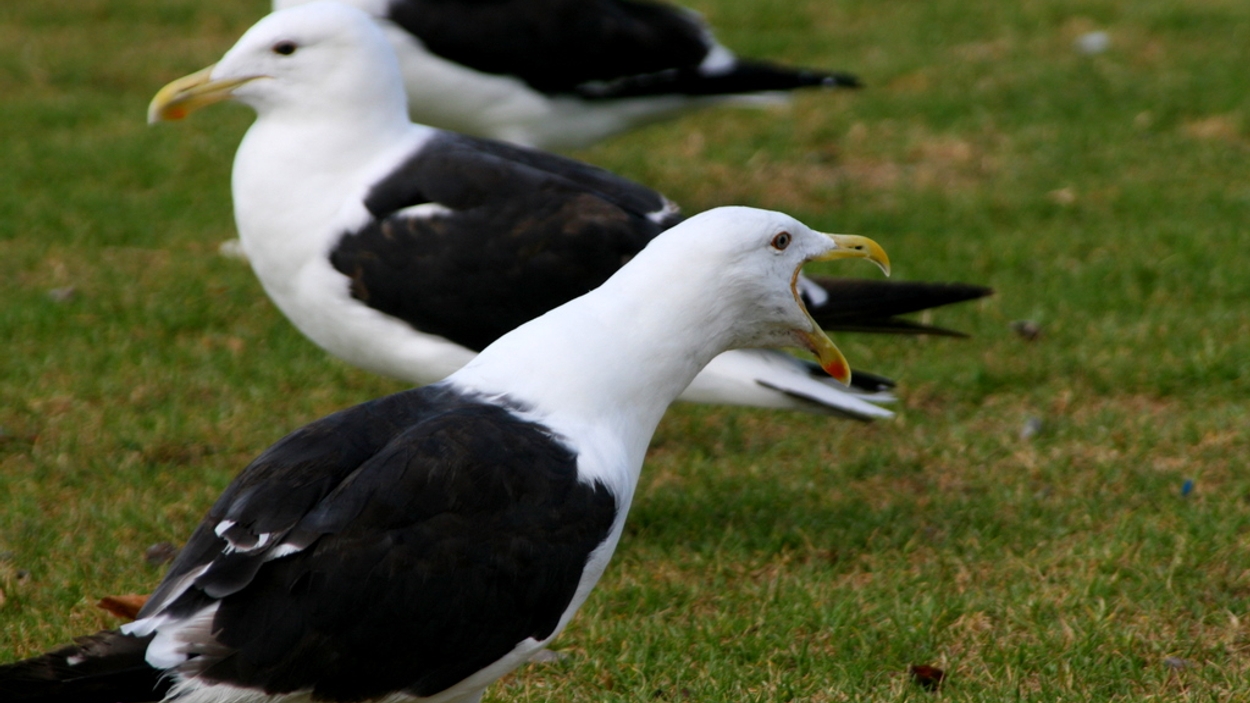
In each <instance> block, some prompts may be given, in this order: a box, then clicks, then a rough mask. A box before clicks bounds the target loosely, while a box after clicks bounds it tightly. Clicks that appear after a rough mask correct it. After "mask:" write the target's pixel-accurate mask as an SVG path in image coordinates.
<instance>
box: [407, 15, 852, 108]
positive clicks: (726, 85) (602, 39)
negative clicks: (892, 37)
mask: <svg viewBox="0 0 1250 703" xmlns="http://www.w3.org/2000/svg"><path fill="white" fill-rule="evenodd" d="M389 19H390V20H391V21H393V22H395V23H396V24H398V25H399V26H401V27H403V28H404V29H405V30H407V31H408V32H409V33H411V34H413V35H415V36H416V37H417V38H419V39H420V40H421V42H422V43H423V44H424V45H425V47H426V48H427V49H429V50H430V51H431V52H432V53H434V54H437V55H439V56H441V57H443V58H445V59H449V60H451V61H454V62H456V63H459V64H461V65H464V66H468V67H470V68H473V69H476V70H478V71H482V72H483V73H493V74H497V75H511V76H516V77H517V78H520V79H521V80H523V81H525V82H526V83H527V84H528V85H529V86H530V87H531V88H533V89H535V90H537V91H539V92H542V93H548V94H561V93H563V94H573V95H578V96H580V97H582V98H586V99H591V100H593V99H615V98H627V97H642V96H649V95H671V94H680V95H726V94H738V93H754V92H760V91H776V90H793V89H795V88H802V87H807V86H846V87H858V86H859V84H860V83H859V80H858V79H857V78H855V77H854V76H851V75H849V74H845V73H828V72H823V71H812V70H807V69H794V68H788V67H785V66H778V65H773V64H769V63H766V62H759V61H737V62H736V63H735V64H734V65H733V66H730V67H723V68H722V69H720V70H717V71H715V72H708V71H704V70H700V64H702V63H703V60H704V59H705V58H707V55H708V52H709V51H710V50H711V48H712V43H711V40H710V34H709V32H708V30H707V28H706V27H705V26H704V24H703V23H702V21H700V19H699V18H698V16H697V15H695V14H694V13H693V12H690V11H687V10H685V9H683V8H680V7H676V6H673V5H667V4H661V3H653V2H639V1H638V0H392V2H391V5H390V9H389Z"/></svg>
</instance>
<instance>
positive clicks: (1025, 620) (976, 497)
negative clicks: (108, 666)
mask: <svg viewBox="0 0 1250 703" xmlns="http://www.w3.org/2000/svg"><path fill="white" fill-rule="evenodd" d="M686 4H687V5H690V6H692V7H695V8H697V9H698V10H700V11H701V12H703V13H704V14H705V15H706V16H707V17H708V18H709V19H710V20H711V21H712V22H713V23H714V25H715V26H716V27H717V28H718V31H719V35H720V37H721V39H722V40H723V41H724V42H725V43H726V44H728V45H729V46H730V47H733V48H734V49H736V50H737V51H738V52H739V53H742V54H745V55H755V56H762V57H770V58H775V59H778V60H784V61H787V62H791V63H803V64H808V65H812V66H821V67H829V68H838V69H846V70H851V71H854V72H856V73H858V74H859V75H861V76H862V77H863V79H864V80H865V82H866V83H867V84H868V88H867V89H865V90H863V91H859V92H846V93H837V94H807V95H804V96H802V97H800V98H799V99H797V100H796V101H794V103H793V105H792V106H790V107H788V108H780V109H769V110H717V111H711V112H706V113H702V114H699V115H695V116H690V117H688V118H685V119H682V120H679V121H677V122H673V123H669V124H664V125H657V126H655V127H651V128H648V129H646V130H643V131H641V132H637V133H634V134H631V135H626V136H623V137H620V138H617V139H616V140H614V141H612V142H609V143H607V144H604V145H601V146H599V147H596V148H594V149H590V150H587V151H584V152H580V153H578V154H577V156H578V157H580V158H584V159H586V160H589V161H592V162H594V163H596V164H599V165H602V166H604V167H607V168H609V169H612V170H615V171H617V172H619V173H622V174H625V175H628V176H630V177H633V178H635V179H637V180H640V181H642V182H644V183H647V184H649V185H652V186H654V187H657V188H659V189H660V190H662V191H664V192H665V193H667V194H668V195H669V196H670V197H672V198H674V199H675V200H677V201H678V202H680V203H682V204H683V205H684V207H685V209H686V211H687V212H690V213H693V212H698V211H700V210H702V209H706V208H709V207H712V206H715V205H720V204H748V205H755V206H761V207H770V208H776V209H781V210H785V211H787V212H789V213H791V214H793V215H796V216H797V217H799V218H801V219H803V220H805V221H807V222H808V223H810V224H812V225H813V226H816V227H819V228H823V229H826V230H828V231H839V232H855V233H860V234H866V235H869V236H872V237H874V238H875V239H877V241H879V242H881V243H882V244H883V245H884V246H885V247H886V248H887V249H888V251H889V252H890V255H891V257H892V259H893V261H894V263H895V275H896V276H897V277H898V278H900V279H949V280H960V281H968V282H976V283H983V284H988V285H991V286H993V287H994V288H995V289H996V290H997V295H996V296H995V297H994V298H992V299H989V300H987V301H985V302H982V303H974V304H971V305H963V306H959V307H955V308H951V309H949V310H941V311H939V312H937V313H936V314H934V315H933V316H932V321H934V322H937V323H940V324H944V325H948V326H952V327H956V328H959V329H964V330H967V331H969V332H971V333H972V334H973V337H972V338H971V339H968V340H945V339H930V340H925V339H919V340H917V339H898V338H882V337H871V336H866V335H850V334H843V335H838V336H837V337H836V339H837V341H838V342H839V344H840V345H841V347H842V349H843V351H844V352H845V353H846V355H847V357H848V358H849V359H850V361H851V363H852V365H854V366H858V367H862V368H864V369H867V370H872V371H877V372H880V373H884V374H887V375H890V376H892V377H894V378H896V379H898V380H899V382H900V388H899V391H900V396H901V400H900V402H899V404H898V411H899V413H898V417H897V418H895V419H893V420H890V421H883V422H877V423H875V424H871V425H863V424H855V423H850V422H845V421H837V420H829V419H826V418H821V417H815V416H808V415H801V414H787V413H770V412H764V411H753V410H738V409H725V408H710V407H694V406H678V407H675V408H673V409H672V411H671V412H670V413H669V415H668V417H667V418H666V419H665V421H664V422H663V423H662V424H661V426H660V429H659V432H658V433H657V435H656V438H655V441H654V443H653V448H652V451H651V454H650V456H649V460H648V463H647V466H646V469H645V470H644V475H643V480H642V484H641V485H640V487H639V493H638V497H637V499H636V501H635V506H634V509H633V514H632V515H631V516H630V522H629V527H628V528H627V532H626V535H625V538H624V539H623V540H622V543H621V547H620V549H619V551H618V553H617V555H616V557H615V561H614V563H613V565H612V567H611V568H610V569H609V571H608V573H607V575H606V576H605V578H604V580H603V582H602V584H601V585H600V587H599V589H598V590H597V592H596V593H595V594H594V595H593V596H592V597H591V599H590V600H589V602H588V603H587V604H586V606H585V607H584V608H583V610H582V612H581V613H580V614H579V615H578V617H577V618H576V619H575V620H574V622H573V624H572V625H571V626H570V627H569V629H568V631H567V632H566V633H565V634H564V635H563V636H562V637H561V638H560V639H559V640H557V644H556V649H558V650H559V651H560V652H562V653H564V654H566V655H568V656H566V657H564V658H562V659H561V660H560V661H558V662H555V663H547V664H536V665H531V666H529V667H527V668H525V669H523V670H521V671H520V672H518V673H517V674H515V675H513V676H511V677H509V678H508V679H506V680H505V681H503V682H501V683H500V684H497V685H496V686H494V687H493V688H492V689H491V690H490V692H489V693H488V694H487V698H488V700H490V701H505V700H507V701H535V702H537V701H548V700H561V701H617V700H621V701H625V700H628V701H673V702H680V701H730V700H732V701H789V700H802V701H839V700H855V701H860V700H885V701H889V700H910V701H917V700H926V699H927V698H928V697H931V696H939V697H941V698H942V699H948V700H958V701H1007V700H1011V701H1014V700H1022V701H1061V700H1062V701H1084V700H1125V701H1129V700H1132V701H1137V700H1185V701H1189V700H1196V701H1234V700H1245V699H1246V697H1247V696H1250V613H1248V612H1247V599H1248V598H1250V475H1248V472H1250V429H1248V425H1250V422H1248V421H1250V411H1248V409H1247V398H1248V396H1250V89H1248V86H1250V78H1248V76H1250V3H1246V2H1244V1H1243V0H1137V1H1134V2H1130V1H1129V0H1086V1H1084V2H1075V1H1071V2H1064V1H1053V2H1043V1H1039V0H1033V1H1029V0H1026V1H1024V2H1014V3H1008V2H1001V1H999V0H924V1H915V0H872V1H869V0H787V1H786V2H771V1H770V0H688V1H687V2H686ZM266 8H267V4H266V2H264V0H215V1H213V2H207V1H205V0H7V1H6V2H4V3H2V4H0V134H2V135H3V138H2V139H0V349H2V351H0V593H2V595H0V654H2V655H3V657H4V658H5V659H10V658H14V657H17V656H22V655H30V654H34V653H36V652H39V651H41V650H43V649H45V648H48V647H50V646H52V645H56V644H60V643H64V642H66V641H68V640H69V639H70V638H71V637H73V636H74V635H78V634H85V633H87V632H90V631H94V630H96V629H99V628H104V627H111V626H115V625H116V624H117V622H118V621H117V620H115V619H113V618H112V617H111V616H109V615H107V614H106V613H104V612H103V611H101V610H98V609H97V608H96V607H95V606H94V603H95V601H96V600H97V599H98V598H100V597H102V596H106V595H111V594H122V593H145V592H147V591H149V590H150V589H151V588H152V587H153V586H154V584H155V583H156V582H157V581H158V580H159V578H160V576H161V573H162V567H160V566H153V565H151V564H149V563H148V561H147V560H145V557H144V552H145V550H146V549H147V548H148V547H149V546H151V545H153V544H156V543H159V542H166V541H168V542H173V543H175V544H180V543H181V540H182V539H183V538H185V536H186V535H187V534H189V532H190V530H191V529H192V528H193V526H194V525H195V524H196V522H197V521H198V519H199V517H200V516H201V515H202V514H203V513H204V511H205V510H206V509H207V508H208V506H209V505H210V504H211V502H212V500H213V499H214V497H215V496H216V495H217V493H218V492H219V491H221V489H222V488H224V487H225V485H226V484H227V483H228V482H229V480H230V479H231V478H232V477H233V476H234V475H235V474H236V473H237V472H238V471H239V470H240V469H241V468H242V467H243V466H244V465H245V464H246V463H247V461H248V460H249V459H250V458H251V457H253V456H254V455H256V454H257V453H258V452H260V451H261V450H262V449H264V448H265V447H266V446H268V445H269V444H271V443H272V442H274V441H276V440H277V439H278V438H279V437H281V436H282V435H283V434H285V433H286V432H288V431H290V430H292V429H294V428H296V427H298V426H300V425H302V424H303V423H306V422H308V421H310V420H312V419H314V418H316V417H319V416H321V415H323V414H326V413H329V412H331V411H333V410H335V409H338V408H342V407H346V406H348V405H350V404H353V403H356V402H360V401H363V400H366V399H369V398H373V397H376V396H379V395H382V394H384V393H388V392H392V391H396V390H399V389H401V388H402V387H403V386H402V385H401V384H399V383H396V382H392V381H388V380H385V379H379V378H376V377H373V376H370V375H368V374H366V373H364V372H361V371H357V370H355V369H352V368H349V367H347V366H346V365H345V364H343V363H340V362H338V361H336V360H333V359H331V358H329V357H328V356H326V355H325V354H324V353H322V352H321V351H320V350H319V349H318V348H316V347H315V346H313V345H312V344H311V343H309V342H307V341H305V340H304V339H303V338H302V337H301V336H300V335H299V334H298V333H297V332H296V331H295V330H294V328H292V327H291V326H290V325H289V324H288V323H287V322H286V321H285V319H284V318H282V317H281V315H280V314H279V313H278V312H277V311H276V310H275V309H274V308H273V306H272V305H271V304H270V303H269V302H268V300H267V299H266V298H265V296H264V293H263V292H262V291H261V289H260V286H259V285H258V284H257V282H256V281H255V279H254V277H253V276H252V274H251V272H250V270H249V269H248V268H247V267H246V265H245V264H243V263H241V262H239V261H237V260H233V259H229V258H225V257H222V256H220V255H218V253H217V250H218V246H219V244H220V243H221V242H223V241H225V240H227V239H229V238H231V237H233V236H234V232H233V220H232V215H231V207H230V200H229V169H230V162H231V159H232V156H233V152H234V149H235V147H236V145H237V143H238V140H239V138H240V136H241V135H242V133H243V131H244V130H245V129H246V126H247V124H248V123H249V121H250V119H251V115H250V113H249V112H248V111H247V110H246V109H243V108H240V107H238V106H233V105H226V106H217V107H214V108H211V109H208V110H205V111H204V112H202V113H198V114H196V115H194V116H193V117H192V118H191V119H189V120H187V121H186V122H185V123H181V124H166V125H160V126H157V127H152V128H149V127H147V126H145V124H144V111H145V107H146V104H147V101H148V99H149V98H150V97H151V96H152V94H154V93H155V91H156V90H157V89H158V88H160V87H161V86H162V85H163V84H164V83H166V82H167V81H169V80H172V79H174V78H176V77H178V76H181V75H184V74H186V73H189V72H191V71H193V70H196V69H198V68H200V67H202V66H204V65H206V64H208V63H211V62H212V61H214V60H216V59H217V58H218V57H219V56H220V55H221V53H222V52H224V51H225V50H226V49H227V48H228V47H229V46H230V45H231V44H232V43H233V42H234V40H235V39H236V38H237V37H238V35H239V34H241V33H242V31H243V30H244V29H246V27H247V26H249V25H250V24H251V23H252V22H253V21H254V20H255V19H256V18H258V17H259V16H260V15H261V14H262V12H263V11H264V10H265V9H266ZM1095 31H1104V32H1106V33H1107V37H1108V38H1109V46H1108V47H1107V49H1106V51H1104V52H1101V53H1096V54H1086V53H1082V52H1081V51H1079V50H1078V49H1077V48H1076V45H1075V42H1077V40H1078V39H1079V38H1081V37H1082V36H1083V35H1087V34H1088V33H1090V32H1095ZM825 270H826V271H829V272H834V271H836V272H838V273H845V274H847V275H862V276H875V275H877V274H876V273H875V272H874V270H872V268H871V267H869V266H867V265H863V264H862V263H860V264H857V263H855V262H842V263H840V264H837V265H829V266H828V267H827V268H826V269H825ZM1018 320H1031V321H1034V322H1035V323H1037V324H1038V325H1040V329H1041V334H1040V336H1039V337H1038V338H1037V339H1036V340H1033V341H1028V340H1025V339H1023V338H1022V337H1021V336H1019V335H1017V334H1016V333H1015V332H1013V330H1012V327H1011V323H1012V322H1013V321H1018ZM621 334H622V335H628V334H629V328H628V325H627V324H623V325H622V328H621ZM1026 427H1027V428H1029V431H1024V430H1025V428H1026ZM1034 430H1036V431H1034ZM915 664H927V665H933V666H937V667H940V668H942V669H944V670H945V671H946V672H947V679H946V682H945V683H944V684H943V686H942V689H941V691H940V693H937V694H935V693H930V692H928V691H926V690H925V689H923V688H922V687H921V686H919V685H918V684H917V683H915V682H914V681H913V680H912V679H911V678H910V677H909V675H908V668H909V667H910V666H911V665H915Z"/></svg>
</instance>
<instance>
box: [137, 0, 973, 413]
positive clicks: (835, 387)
mask: <svg viewBox="0 0 1250 703" xmlns="http://www.w3.org/2000/svg"><path fill="white" fill-rule="evenodd" d="M227 99H233V100H237V101H239V102H242V103H244V104H246V105H249V106H251V107H252V108H254V109H255V110H256V112H257V119H256V121H255V122H254V123H253V124H252V126H251V127H250V129H249V130H248V132H247V134H246V135H245V136H244V138H243V141H242V143H241V144H240V146H239V150H238V153H237V155H236V157H235V161H234V172H233V177H232V185H233V197H234V210H235V220H236V224H237V227H238V232H239V237H240V240H241V242H242V246H243V249H244V251H245V253H246V255H247V259H248V261H249V262H250V263H251V265H252V268H253V270H254V271H255V272H256V275H257V277H258V278H259V279H260V281H261V284H262V285H263V286H264V288H265V291H266V292H267V293H268V295H269V297H270V298H271V299H272V300H273V301H274V303H275V304H276V305H277V306H278V308H279V309H281V310H282V312H283V313H284V314H285V315H286V316H287V317H288V318H289V319H290V320H291V321H292V322H293V323H294V324H295V326H296V327H297V328H299V330H300V331H301V332H303V334H304V335H305V336H307V337H308V338H309V339H311V340H312V341H313V342H315V343H316V344H318V345H319V346H321V347H322V348H323V349H325V350H326V351H328V352H329V353H331V354H333V355H334V356H337V357H339V358H341V359H343V360H345V361H347V362H348V363H350V364H352V365H354V366H358V367H361V368H364V369H366V370H369V371H372V372H375V373H379V374H382V375H385V376H390V377H393V378H398V379H403V380H406V381H409V382H412V383H414V384H418V385H423V384H427V383H433V382H436V381H439V380H441V379H443V378H445V377H446V376H447V375H448V374H450V373H452V372H453V371H455V370H456V369H459V368H460V367H461V366H463V365H464V364H466V363H467V362H468V361H469V360H470V359H472V358H473V356H474V355H475V354H476V353H477V352H478V351H480V350H481V349H482V348H484V347H486V346H487V345H488V344H490V343H491V342H493V341H494V340H495V339H498V338H499V337H500V336H501V335H503V334H504V333H505V332H507V331H509V330H511V329H513V328H515V327H517V326H519V325H520V324H521V323H523V322H526V321H528V320H530V319H533V318H534V317H537V316H538V315H541V314H542V313H544V312H546V311H548V310H550V309H552V308H554V307H556V306H558V305H560V304H562V303H564V302H567V301H568V300H571V299H573V298H575V297H577V296H579V295H581V294H583V293H585V292H587V291H589V290H592V289H594V288H595V287H597V286H598V285H600V284H601V283H603V282H604V281H605V280H607V279H608V277H609V276H611V275H612V274H613V273H614V272H615V271H616V270H617V269H619V268H620V267H621V265H623V264H624V263H625V262H627V261H629V260H630V258H631V257H633V256H635V255H637V253H638V252H639V251H641V250H642V249H643V247H644V246H646V244H647V242H649V241H651V240H652V239H653V238H654V237H656V236H657V235H658V234H659V233H660V232H662V231H664V230H666V229H667V228H669V227H672V226H673V225H675V224H676V223H678V222H679V221H680V220H681V215H680V213H679V212H678V208H677V206H676V205H675V204H673V203H672V202H671V201H669V200H668V199H666V198H664V196H662V195H660V194H659V193H657V192H655V191H653V190H651V189H649V188H646V187H644V186H641V185H639V184H637V183H634V182H632V181H629V180H626V179H624V178H621V177H619V176H616V175H614V174H612V173H610V172H608V171H605V170H603V169H599V168H596V167H593V166H590V165H587V164H584V163H581V162H578V161H574V160H572V159H568V158H565V157H562V156H556V155H553V154H548V153H545V152H541V151H536V150H533V149H529V148H525V147H519V146H515V145H512V144H506V143H502V142H496V141H491V140H485V139H481V138H478V137H470V136H466V135H461V134H457V133H454V132H446V131H442V130H438V129H435V128H432V127H428V126H425V125H417V124H414V123H412V122H410V121H409V119H408V116H407V113H406V112H405V110H404V93H403V87H402V83H401V81H400V75H399V69H398V64H397V63H396V61H395V57H394V53H393V52H392V51H391V49H390V46H389V45H388V44H387V43H386V41H385V40H384V39H383V38H382V32H381V30H379V29H378V27H377V26H376V24H375V23H374V22H373V21H371V20H370V19H369V18H368V16H367V15H365V14H364V13H362V12H360V11H359V10H356V9H354V8H352V7H348V6H347V5H343V4H339V3H332V2H318V3H311V4H306V5H300V6H298V7H294V8H291V9H288V10H282V11H279V12H275V13H273V14H271V15H269V16H268V17H266V18H264V19H262V20H261V21H260V22H259V23H257V24H256V25H255V26H254V27H253V28H251V29H250V30H248V32H247V33H245V34H244V36H243V37H242V38H241V39H240V40H239V41H238V43H237V44H236V45H235V46H234V47H233V48H231V49H230V50H229V51H228V52H227V53H226V55H225V56H224V57H223V58H222V60H221V61H220V62H218V63H217V64H215V65H214V66H210V67H208V68H205V69H203V70H201V71H198V72H196V73H194V74H192V75H190V76H187V77H185V78H181V79H178V80H176V81H174V82H172V83H170V84H169V85H167V86H166V87H164V88H162V89H161V90H160V92H159V93H158V94H157V95H156V97H155V98H153V100H152V104H151V106H150V109H149V120H150V121H153V122H155V121H161V120H174V119H181V118H183V117H185V116H186V115H187V114H189V113H190V112H192V111H194V110H196V109H199V108H201V107H204V106H206V105H210V104H212V103H215V102H219V101H222V100H227ZM821 283H822V282H817V281H812V280H809V279H807V278H805V277H802V278H800V279H799V289H800V291H801V292H802V293H803V295H804V296H805V298H806V302H807V303H808V304H809V306H810V307H809V309H811V310H813V311H814V315H815V316H816V319H817V320H818V321H822V322H832V323H835V325H836V324H837V323H841V324H846V325H848V326H851V327H852V328H853V327H854V326H855V325H856V324H860V323H863V324H865V325H872V324H879V325H881V326H883V327H884V328H887V330H888V331H893V330H905V328H906V327H907V326H908V323H907V322H906V321H902V320H898V319H896V318H894V317H893V314H896V313H897V312H908V311H910V310H914V309H917V307H920V308H923V307H929V306H931V305H934V304H942V303H945V302H951V301H952V300H962V299H966V298H970V297H980V296H981V295H985V294H986V292H988V289H985V288H981V287H979V286H962V285H959V284H949V285H947V284H938V285H933V284H904V286H903V287H900V288H899V289H898V290H893V289H891V290H890V291H889V293H894V294H897V295H895V298H900V299H901V300H896V301H894V302H891V301H890V298H889V297H888V296H887V295H886V294H885V293H882V292H881V291H880V289H879V288H878V289H877V291H878V292H877V293H876V294H875V295H874V294H872V293H871V292H869V293H867V294H866V293H864V291H862V290H861V288H862V287H863V284H862V283H860V282H857V281H850V282H847V281H842V282H839V281H837V280H836V279H834V280H832V281H829V282H827V284H828V285H821ZM844 289H845V291H846V298H847V300H848V301H852V302H856V301H858V303H859V304H860V305H861V306H862V307H863V308H864V311H865V312H866V314H854V313H848V311H847V308H846V306H845V305H843V304H842V303H840V300H841V298H840V292H841V291H842V290H844ZM900 306H901V307H900ZM921 331H925V330H924V329H922V330H921ZM855 383H856V385H857V387H856V388H849V389H848V388H847V387H845V386H843V385H841V384H839V383H837V382H835V381H833V380H831V379H830V378H829V376H828V375H827V374H825V373H824V372H823V371H821V370H820V369H819V367H814V366H813V365H811V364H810V363H808V362H806V361H804V360H800V359H798V358H796V357H794V356H791V355H789V354H786V353H784V352H781V351H777V350H764V349H751V350H738V351H733V352H730V353H729V354H726V355H725V356H724V357H722V358H718V359H716V360H714V361H713V362H712V363H711V364H710V365H709V366H708V368H707V369H706V370H705V372H704V373H702V374H700V375H699V376H698V377H697V378H696V379H695V381H694V383H693V384H692V386H691V387H690V388H689V389H688V390H687V391H686V392H685V393H684V394H683V395H682V399H683V400H689V401H696V402H707V403H722V404H731V405H748V406H756V407H765V408H783V409H798V410H809V411H813V412H824V413H830V414H835V415H843V416H847V417H852V418H857V419H872V418H876V417H888V416H889V415H890V412H889V411H888V410H886V409H885V408H882V407H880V405H878V403H882V402H888V401H891V400H893V396H892V395H891V394H890V392H889V386H890V385H891V384H890V382H889V381H888V379H882V378H880V377H878V376H875V375H872V374H859V373H857V374H856V376H855Z"/></svg>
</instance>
